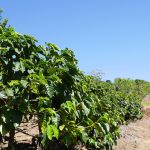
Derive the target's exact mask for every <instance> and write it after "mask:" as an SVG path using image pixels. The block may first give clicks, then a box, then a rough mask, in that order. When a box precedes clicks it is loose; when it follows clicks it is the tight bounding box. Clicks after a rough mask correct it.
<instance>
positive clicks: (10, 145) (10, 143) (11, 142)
mask: <svg viewBox="0 0 150 150" xmlns="http://www.w3.org/2000/svg"><path fill="white" fill-rule="evenodd" d="M14 137H15V130H12V131H10V132H9V141H8V150H15V148H14V146H15V145H14V144H15V139H14Z"/></svg>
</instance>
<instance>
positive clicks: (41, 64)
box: [0, 21, 150, 149]
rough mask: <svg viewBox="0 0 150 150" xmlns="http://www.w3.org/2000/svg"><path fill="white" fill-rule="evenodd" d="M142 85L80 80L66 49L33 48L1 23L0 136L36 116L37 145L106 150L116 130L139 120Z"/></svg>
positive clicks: (145, 89)
mask: <svg viewBox="0 0 150 150" xmlns="http://www.w3.org/2000/svg"><path fill="white" fill-rule="evenodd" d="M149 89H150V84H149V83H148V82H145V81H143V80H129V79H116V80H115V82H114V83H111V82H104V81H101V80H98V78H97V77H93V76H87V75H84V74H83V73H82V72H81V71H80V70H79V69H78V67H77V60H76V59H75V57H74V54H73V52H72V51H71V50H70V49H67V48H66V49H64V50H60V49H59V48H58V47H57V46H56V45H54V44H50V43H47V44H46V45H45V46H41V45H38V43H37V40H36V39H35V38H33V37H31V36H29V35H21V34H19V33H17V32H16V31H15V30H14V29H13V28H12V27H9V26H7V21H5V22H1V24H0V133H1V134H2V135H3V136H4V135H5V134H7V133H10V135H12V134H11V133H12V131H14V130H15V129H16V128H17V127H18V126H19V124H20V123H21V122H22V119H23V118H26V119H27V120H30V119H31V117H29V116H32V114H35V115H37V117H38V125H39V136H41V137H42V140H41V144H42V145H43V146H44V147H47V145H48V142H49V141H55V143H56V144H57V143H60V142H61V143H62V144H64V145H66V147H67V148H68V149H71V146H72V145H75V144H77V143H78V142H79V141H80V142H82V143H83V144H85V145H86V146H88V147H91V148H94V149H96V148H97V149H111V147H112V145H113V144H115V142H116V140H117V138H118V137H119V126H120V125H121V124H124V123H126V122H127V121H129V120H131V119H135V118H140V117H142V112H141V99H142V97H143V96H145V95H146V94H147V93H149V92H150V90H149Z"/></svg>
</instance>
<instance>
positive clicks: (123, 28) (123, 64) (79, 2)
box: [0, 0, 150, 81]
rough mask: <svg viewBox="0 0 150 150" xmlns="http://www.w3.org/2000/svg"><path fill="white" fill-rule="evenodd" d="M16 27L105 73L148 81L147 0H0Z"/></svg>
mask: <svg viewBox="0 0 150 150" xmlns="http://www.w3.org/2000/svg"><path fill="white" fill-rule="evenodd" d="M0 8H3V10H4V13H3V18H6V17H7V18H8V19H9V24H11V25H12V26H13V27H14V28H15V29H16V31H17V32H20V33H22V34H30V35H33V36H35V37H36V38H37V39H38V41H39V43H40V44H44V43H45V42H51V43H55V44H57V45H58V46H59V47H60V48H62V49H63V48H66V47H68V48H70V49H72V50H73V51H74V52H75V55H76V58H77V59H78V61H79V65H78V66H79V68H80V69H81V70H83V71H84V72H86V73H91V71H92V70H100V71H101V72H102V73H104V75H103V79H104V80H105V79H110V80H113V79H114V78H116V77H122V78H132V79H144V80H147V81H150V0H0Z"/></svg>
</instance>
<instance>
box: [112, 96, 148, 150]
mask: <svg viewBox="0 0 150 150" xmlns="http://www.w3.org/2000/svg"><path fill="white" fill-rule="evenodd" d="M144 101H150V98H146V99H144ZM121 135H122V136H121V138H120V139H119V140H118V142H117V146H115V147H114V149H113V150H150V106H145V107H144V117H143V118H142V119H141V120H137V121H135V122H132V123H129V125H127V126H122V127H121Z"/></svg>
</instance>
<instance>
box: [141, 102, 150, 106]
mask: <svg viewBox="0 0 150 150" xmlns="http://www.w3.org/2000/svg"><path fill="white" fill-rule="evenodd" d="M142 106H150V101H143V102H142Z"/></svg>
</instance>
